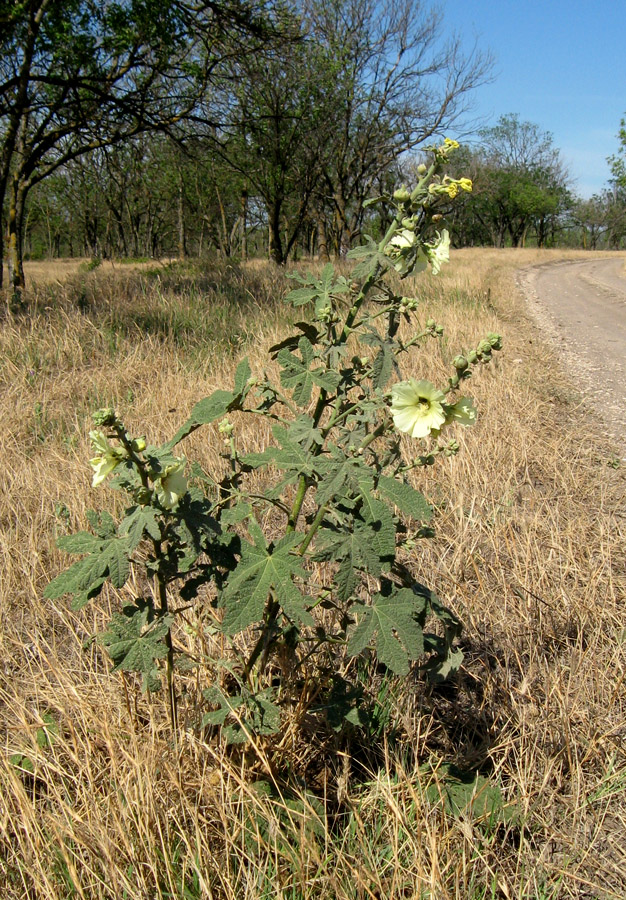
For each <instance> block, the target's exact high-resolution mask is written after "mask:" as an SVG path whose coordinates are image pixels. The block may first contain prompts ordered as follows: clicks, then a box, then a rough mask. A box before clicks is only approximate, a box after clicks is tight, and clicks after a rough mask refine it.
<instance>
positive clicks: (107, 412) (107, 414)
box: [91, 406, 117, 425]
mask: <svg viewBox="0 0 626 900" xmlns="http://www.w3.org/2000/svg"><path fill="white" fill-rule="evenodd" d="M91 418H92V420H93V424H94V425H114V424H115V422H116V421H117V417H116V415H115V410H114V409H112V408H111V407H110V406H105V407H104V408H103V409H97V410H96V411H95V413H93V414H92V416H91Z"/></svg>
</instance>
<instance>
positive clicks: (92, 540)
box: [57, 531, 102, 553]
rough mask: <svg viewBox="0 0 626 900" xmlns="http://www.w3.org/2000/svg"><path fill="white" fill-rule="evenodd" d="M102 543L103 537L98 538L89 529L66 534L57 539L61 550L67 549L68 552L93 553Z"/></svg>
mask: <svg viewBox="0 0 626 900" xmlns="http://www.w3.org/2000/svg"><path fill="white" fill-rule="evenodd" d="M101 544H102V538H98V537H96V536H95V535H94V534H90V533H89V532H88V531H77V532H76V534H65V535H63V537H60V538H58V540H57V547H58V548H59V550H65V551H66V553H92V552H93V551H94V550H97V549H99V547H100V545H101Z"/></svg>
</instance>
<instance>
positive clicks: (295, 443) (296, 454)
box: [241, 417, 314, 476]
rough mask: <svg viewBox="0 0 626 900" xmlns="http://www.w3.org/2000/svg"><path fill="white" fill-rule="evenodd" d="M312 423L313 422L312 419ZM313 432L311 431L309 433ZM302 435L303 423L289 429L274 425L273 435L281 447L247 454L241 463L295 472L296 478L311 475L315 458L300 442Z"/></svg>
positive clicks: (294, 424)
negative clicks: (299, 437) (299, 438)
mask: <svg viewBox="0 0 626 900" xmlns="http://www.w3.org/2000/svg"><path fill="white" fill-rule="evenodd" d="M305 418H307V417H305ZM310 421H311V423H312V422H313V420H312V419H311V420H310ZM294 426H295V427H294ZM312 430H313V429H310V430H309V433H310V432H311V431H312ZM302 433H303V430H302V423H300V425H298V423H296V422H294V423H293V424H292V425H291V426H290V428H289V429H286V428H284V427H283V426H282V425H274V426H273V428H272V434H273V435H274V438H275V439H276V441H277V443H278V444H279V446H278V447H268V448H267V449H266V450H263V451H262V452H261V453H247V454H246V455H245V456H243V457H241V462H242V463H244V464H246V465H249V466H253V467H254V468H255V469H256V468H258V467H259V466H267V465H274V466H276V467H277V468H278V469H282V470H284V471H287V472H293V473H294V475H295V476H298V475H300V474H303V475H310V474H311V473H312V472H313V464H314V457H313V456H312V455H311V453H310V452H309V451H308V450H306V449H305V448H304V447H303V446H302V445H301V443H300V442H299V440H298V435H299V434H302Z"/></svg>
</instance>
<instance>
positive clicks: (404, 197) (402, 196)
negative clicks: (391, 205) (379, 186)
mask: <svg viewBox="0 0 626 900" xmlns="http://www.w3.org/2000/svg"><path fill="white" fill-rule="evenodd" d="M393 199H394V200H395V201H396V203H408V201H409V200H410V199H411V195H410V194H409V192H408V191H407V189H406V187H404V186H402V187H401V188H398V189H397V190H396V191H394V192H393Z"/></svg>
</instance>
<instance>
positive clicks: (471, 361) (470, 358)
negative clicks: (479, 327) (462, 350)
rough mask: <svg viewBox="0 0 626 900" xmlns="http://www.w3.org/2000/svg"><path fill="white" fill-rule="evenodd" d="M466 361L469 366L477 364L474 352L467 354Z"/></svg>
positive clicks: (476, 355) (476, 354) (476, 356)
mask: <svg viewBox="0 0 626 900" xmlns="http://www.w3.org/2000/svg"><path fill="white" fill-rule="evenodd" d="M467 361H468V363H469V364H470V365H473V364H474V363H476V362H478V353H476V351H475V350H470V352H469V353H468V354H467Z"/></svg>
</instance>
